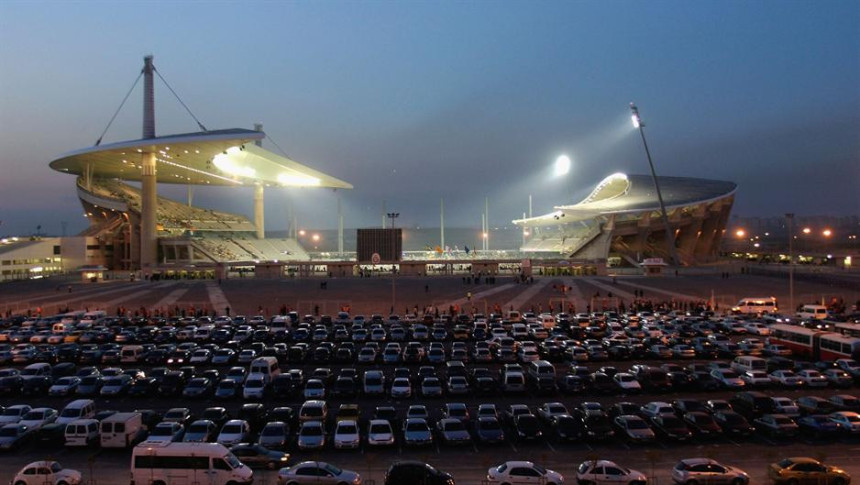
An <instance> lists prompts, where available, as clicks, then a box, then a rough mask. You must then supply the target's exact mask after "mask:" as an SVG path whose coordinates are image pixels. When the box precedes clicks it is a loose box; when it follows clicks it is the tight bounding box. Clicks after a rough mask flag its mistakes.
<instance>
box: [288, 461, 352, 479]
mask: <svg viewBox="0 0 860 485" xmlns="http://www.w3.org/2000/svg"><path fill="white" fill-rule="evenodd" d="M288 483H289V484H295V485H311V484H313V485H318V484H319V485H327V484H342V483H346V484H350V485H361V475H359V474H358V473H356V472H354V471H351V470H344V469H341V468H338V467H336V466H334V465H332V464H330V463H326V462H324V461H303V462H301V463H298V464H295V465H293V466H291V467H287V468H281V470H280V471H278V485H286V484H288Z"/></svg>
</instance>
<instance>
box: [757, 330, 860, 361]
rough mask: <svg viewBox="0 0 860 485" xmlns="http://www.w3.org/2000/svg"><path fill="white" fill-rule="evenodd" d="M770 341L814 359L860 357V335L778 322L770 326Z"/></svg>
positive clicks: (795, 353) (798, 354) (794, 352)
mask: <svg viewBox="0 0 860 485" xmlns="http://www.w3.org/2000/svg"><path fill="white" fill-rule="evenodd" d="M770 330H771V334H770V337H769V339H768V340H769V342H770V343H772V344H781V345H784V346H786V347H788V348H790V349H791V351H792V353H793V354H794V355H797V356H801V357H805V358H808V359H813V360H834V361H835V360H837V359H855V360H857V359H858V358H860V336H851V335H845V334H842V333H837V332H824V331H821V330H815V329H811V328H805V327H800V326H797V325H786V324H783V323H777V324H774V325H771V326H770Z"/></svg>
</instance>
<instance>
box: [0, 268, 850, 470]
mask: <svg viewBox="0 0 860 485" xmlns="http://www.w3.org/2000/svg"><path fill="white" fill-rule="evenodd" d="M321 281H322V280H321V279H309V280H282V281H254V280H229V281H223V282H222V283H221V285H220V286H218V283H217V282H212V281H209V282H203V281H167V282H111V283H106V284H100V285H81V284H76V283H72V284H71V287H72V289H71V292H70V291H69V290H68V285H67V284H66V283H63V284H62V285H60V284H58V283H57V282H53V281H43V282H22V283H20V284H19V283H13V284H6V285H3V287H2V291H0V310H5V309H6V308H13V309H14V310H17V311H22V310H23V311H26V309H27V308H31V310H32V309H33V308H35V307H37V306H38V307H41V308H42V309H43V312H44V313H46V314H47V313H51V312H52V311H53V309H54V308H58V307H64V306H71V307H72V308H73V309H75V308H89V309H91V310H92V309H96V308H100V309H106V310H107V311H109V312H111V313H113V312H114V311H116V307H117V306H124V307H126V308H128V309H131V310H132V311H133V310H134V309H140V308H150V309H151V308H153V307H159V308H163V309H167V310H168V311H169V310H170V309H175V308H176V307H180V308H181V309H190V307H192V306H194V307H196V308H206V309H207V310H213V309H214V310H215V312H216V313H218V314H221V313H223V310H222V309H220V308H218V305H219V304H226V305H229V306H230V307H231V312H232V314H234V315H235V314H246V315H253V314H257V313H258V312H259V310H260V307H262V308H263V313H266V314H271V313H273V312H276V311H277V309H278V307H280V306H281V305H286V306H288V307H290V308H292V309H298V310H299V311H300V312H301V313H313V309H314V307H316V306H318V307H320V313H329V314H333V313H336V312H337V310H338V309H339V308H340V307H341V306H344V305H348V306H350V308H351V310H352V314H353V315H355V314H359V313H364V314H367V315H369V314H371V313H374V312H378V313H383V314H385V313H388V311H389V308H390V307H391V306H394V307H395V311H397V312H398V313H403V311H404V310H407V309H408V310H409V311H412V309H413V307H415V306H417V307H418V308H419V310H420V309H422V308H423V307H425V306H428V305H435V306H438V307H441V308H443V309H444V308H447V306H448V305H449V304H459V305H461V306H463V307H464V308H468V307H471V306H473V305H474V306H475V307H476V309H477V310H478V311H485V308H487V307H489V308H490V310H491V309H492V306H493V305H496V304H498V305H500V306H502V307H503V308H505V309H507V308H508V307H509V306H512V305H516V307H517V308H520V309H523V310H528V309H532V308H534V309H535V310H539V309H543V310H546V309H548V306H549V305H550V304H555V305H557V304H558V303H559V301H564V302H565V304H567V302H572V303H573V304H574V305H576V307H577V311H584V310H585V306H586V305H591V304H596V305H600V302H601V300H603V299H604V298H605V297H606V296H607V293H608V291H610V290H613V289H614V290H615V291H614V295H613V296H614V297H615V298H621V299H623V300H626V301H629V300H628V298H627V295H630V294H631V293H632V290H633V289H637V290H643V291H645V298H647V299H653V300H664V299H665V300H676V301H681V300H683V299H684V297H685V296H686V297H691V298H693V299H701V300H707V299H709V298H710V297H711V295H712V294H713V295H714V299H715V300H717V301H720V299H721V298H722V299H724V300H725V301H731V300H735V301H736V300H737V299H739V298H740V297H743V296H763V295H774V296H777V297H778V298H780V299H781V300H782V301H787V298H788V295H787V282H786V281H784V280H782V279H779V278H772V277H760V276H749V275H734V274H733V275H732V276H731V278H730V279H728V280H724V279H722V278H720V277H719V275H716V276H681V277H678V278H673V277H666V278H659V279H646V278H637V277H630V278H622V277H618V278H617V279H616V280H615V281H613V280H612V279H611V278H608V277H603V278H598V277H589V278H573V277H567V278H546V279H541V278H536V279H535V283H533V284H532V285H526V284H515V283H513V280H512V278H504V277H499V278H497V281H496V283H495V284H484V283H482V284H466V283H464V282H463V280H462V278H460V277H443V278H432V277H431V278H417V277H404V278H397V279H396V281H392V279H391V278H370V279H331V280H328V284H327V289H321V288H320V282H321ZM562 285H564V286H568V287H570V288H573V289H572V290H571V291H567V292H565V293H561V291H560V290H559V289H558V288H560V287H561V286H562ZM213 286H218V288H219V289H220V290H221V291H222V292H223V298H221V297H218V295H217V293H218V292H217V291H213ZM392 286H394V288H395V291H396V297H395V301H394V303H393V305H392V303H391V297H392V293H393V292H392ZM607 288H609V289H607ZM598 292H599V293H600V295H599V296H598V295H597V293H598ZM858 292H860V290H858V291H857V292H853V293H852V292H851V291H846V290H845V289H844V288H836V287H833V286H830V285H826V284H820V283H808V284H807V283H804V282H796V290H795V294H796V297H795V300H796V302H801V301H806V300H807V299H808V298H813V299H815V298H820V297H828V298H829V297H831V296H841V297H843V298H845V300H846V301H848V302H851V301H854V300H855V299H857V297H858ZM467 293H472V299H471V300H469V299H467ZM213 295H214V296H213ZM802 295H808V296H807V297H803V296H802ZM812 295H817V296H815V297H813V296H812ZM810 301H811V300H810ZM225 302H226V303H225ZM595 302H596V303H595ZM207 305H208V306H207ZM672 362H679V363H682V364H683V363H684V362H680V361H672ZM635 363H640V362H637V361H624V362H611V361H610V362H602V363H596V364H595V363H591V364H588V365H589V366H590V367H597V366H599V365H613V366H615V367H617V368H619V369H626V368H628V367H629V366H630V365H633V364H635ZM643 363H644V362H643ZM125 367H131V366H125ZM134 367H144V368H145V366H138V365H135V366H134ZM316 367H330V368H332V369H333V370H334V371H335V373H337V369H339V368H340V367H357V368H360V369H366V368H367V367H366V366H359V365H346V366H344V365H333V364H331V365H328V364H303V365H302V366H301V368H303V369H304V372H305V376H307V375H308V374H309V373H310V372H311V371H312V370H313V368H316ZM380 367H384V368H385V369H386V370H389V371H390V370H391V369H393V367H394V366H380ZM412 367H413V368H415V367H416V366H412ZM488 367H491V368H497V367H498V364H495V365H493V366H488ZM562 367H563V366H561V365H558V366H557V368H558V369H559V370H561V368H562ZM414 372H415V370H413V375H414ZM767 392H768V393H770V394H772V395H780V396H788V397H792V398H796V397H798V396H800V395H807V394H814V395H821V396H830V395H833V394H837V393H842V392H843V391H836V390H832V389H828V390H815V391H810V390H803V391H790V390H771V391H767ZM847 392H848V393H851V394H854V395H857V394H858V389H857V387H854V388H852V389H850V390H848V391H847ZM731 394H732V392H731V391H719V392H708V393H702V392H695V393H669V394H660V395H651V394H640V395H635V396H617V395H616V396H596V397H595V396H583V397H580V396H576V397H568V396H558V395H555V396H535V395H530V394H526V395H520V396H508V395H493V396H485V397H482V396H474V395H470V396H465V397H462V398H461V397H457V398H453V397H446V398H441V399H432V400H424V399H422V398H420V397H413V398H412V399H410V400H401V401H392V400H390V399H389V398H367V397H362V396H359V397H358V398H355V399H347V400H342V399H330V400H329V407H330V409H336V408H337V406H338V405H339V404H340V403H342V402H350V403H357V404H359V405H360V407H361V408H362V412H363V414H364V417H370V413H371V412H372V411H371V410H372V408H373V407H375V406H379V405H394V406H395V407H396V408H397V409H398V411H399V412H400V413H404V412H405V409H406V407H408V405H409V404H425V405H427V406H428V407H429V408H430V409H431V411H432V412H433V413H435V414H436V416H438V413H439V409H440V408H441V406H442V405H443V404H444V403H445V402H464V403H466V404H467V405H468V406H469V407H470V408H472V407H476V406H477V405H478V404H479V403H484V402H493V403H495V404H497V406H499V408H500V409H505V408H506V407H507V406H508V405H510V404H528V405H529V406H532V407H533V408H534V407H536V406H538V405H539V404H541V403H543V402H548V401H560V402H562V403H564V404H565V405H567V406H568V408H569V409H570V408H572V407H574V405H575V404H576V403H578V402H580V401H583V400H597V401H601V402H603V403H604V405H606V406H608V405H610V404H612V403H614V402H620V401H632V402H637V403H644V402H648V401H652V400H663V401H671V400H673V399H677V398H680V397H693V398H696V399H700V400H706V399H727V398H728V397H730V396H731ZM69 400H71V399H69V398H49V397H40V398H21V397H12V398H7V397H2V398H0V405H2V406H8V405H11V404H17V403H27V404H30V405H32V406H34V407H35V406H48V407H54V408H56V409H61V408H62V407H63V405H64V404H65V403H66V402H68V401H69ZM96 401H97V407H98V408H99V409H116V410H132V409H155V410H157V411H162V412H163V411H165V410H167V409H168V408H171V407H180V406H181V407H185V406H187V407H189V408H191V409H192V411H193V412H195V413H197V414H199V412H200V411H202V410H203V409H204V408H206V407H209V406H212V405H222V406H224V407H226V408H227V409H228V410H229V411H230V412H231V413H232V414H235V412H236V411H237V410H238V408H239V407H240V406H241V404H242V403H241V401H232V402H228V403H226V404H225V403H222V402H220V401H219V402H215V401H214V400H208V399H207V400H200V401H192V400H184V399H182V398H170V399H165V398H157V397H150V398H142V399H130V398H127V397H123V398H117V399H111V400H106V399H102V398H97V399H96ZM302 401H303V399H302V398H300V397H298V396H296V397H294V398H290V399H286V400H273V399H266V400H265V401H264V404H266V406H267V407H268V408H271V407H274V406H275V405H278V406H291V407H293V408H294V409H298V407H299V406H300V405H301V402H302ZM289 451H290V453H291V455H292V458H291V462H297V461H301V460H305V459H319V460H324V461H330V462H332V463H334V464H336V465H338V466H341V467H343V468H347V469H352V470H356V471H358V472H360V473H362V475H363V477H364V478H365V480H366V483H367V480H368V479H371V480H375V482H376V483H382V478H383V474H384V470H385V469H386V468H387V466H388V465H389V464H390V463H391V462H393V461H396V460H404V459H418V460H424V461H427V462H429V463H432V464H434V465H436V466H438V467H439V468H441V469H443V470H445V471H449V472H451V473H452V474H453V475H454V476H455V478H456V480H457V483H466V484H472V483H475V484H477V483H481V480H482V479H483V478H485V476H486V470H487V468H488V467H490V466H492V465H496V464H499V463H501V462H503V461H506V460H513V459H529V460H533V461H535V462H538V463H540V464H542V465H545V466H547V467H548V468H551V469H554V470H556V471H559V472H561V473H563V474H564V475H565V476H566V478H567V481H568V482H572V480H573V479H574V477H575V472H574V470H575V467H576V465H577V464H579V463H580V462H581V461H583V460H585V459H593V458H601V459H611V460H614V461H616V462H618V463H619V464H621V465H624V466H628V467H631V468H635V469H637V470H640V471H642V472H644V473H646V474H648V475H649V476H650V477H651V478H652V483H664V484H665V483H670V481H671V480H670V479H669V473H670V469H671V467H672V466H674V464H675V463H676V462H677V461H678V460H679V459H682V458H689V457H694V456H705V457H711V458H714V459H717V460H719V461H721V462H723V463H726V464H731V465H734V466H738V467H740V468H742V469H744V470H746V471H747V472H748V473H750V474H751V476H752V483H765V482H766V477H765V470H766V466H767V464H768V463H770V462H772V461H776V460H778V459H780V458H783V457H786V456H812V457H817V458H824V459H826V461H827V462H829V463H832V464H836V465H840V466H843V467H845V468H846V469H847V470H848V471H849V472H850V473H853V474H854V476H855V477H860V463H858V462H857V460H856V457H858V456H860V441H858V440H852V439H846V440H840V441H837V442H816V441H811V440H809V439H807V437H801V438H800V439H797V440H792V441H787V442H780V441H774V440H772V439H771V438H767V437H764V436H761V435H758V434H756V435H755V436H753V437H752V438H750V439H749V440H746V441H733V440H730V439H726V438H720V439H717V440H715V441H693V442H690V443H686V444H672V443H665V442H662V441H658V442H657V443H654V444H653V445H648V446H637V445H631V444H628V443H625V442H623V441H620V440H616V441H614V442H610V443H604V444H594V443H586V442H581V443H574V444H563V443H556V442H553V441H547V440H544V441H540V442H535V443H515V442H507V443H503V444H500V445H498V446H486V445H482V444H477V445H473V446H468V447H464V448H453V449H452V448H449V447H446V446H444V445H441V446H439V445H434V446H433V447H431V448H428V449H423V450H412V449H407V448H403V447H402V446H401V445H399V444H398V445H396V446H394V447H392V448H391V449H370V448H368V447H367V446H366V445H363V446H362V448H361V449H359V450H353V451H336V450H325V451H321V452H316V453H303V452H299V451H297V450H296V449H295V447H291V448H290V450H289ZM41 459H56V460H58V461H60V462H61V463H62V464H63V465H64V466H67V467H71V468H75V469H78V470H80V471H82V472H83V473H84V476H85V479H86V480H87V481H88V483H97V484H114V483H117V484H118V483H128V467H129V464H128V463H129V459H130V453H129V452H128V451H114V450H97V449H77V450H75V449H68V448H65V447H63V446H61V444H59V443H57V444H48V445H45V444H40V445H39V446H36V445H34V444H29V445H26V446H25V447H24V448H23V449H20V450H17V451H14V452H11V453H5V454H2V455H0V483H5V482H6V480H8V479H10V478H11V477H12V476H13V475H14V473H15V472H16V471H17V470H18V469H19V468H21V467H22V466H24V465H25V464H27V463H29V462H31V461H36V460H41ZM255 476H256V477H257V480H256V483H274V481H275V472H267V471H258V472H257V473H256V475H255Z"/></svg>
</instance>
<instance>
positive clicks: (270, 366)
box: [248, 356, 281, 382]
mask: <svg viewBox="0 0 860 485" xmlns="http://www.w3.org/2000/svg"><path fill="white" fill-rule="evenodd" d="M248 374H249V375H250V374H263V375H265V376H266V378H267V379H269V382H271V381H272V379H274V378H275V376H277V375H280V374H281V367H280V366H279V365H278V359H277V358H276V357H271V356H267V357H257V358H256V359H254V360H253V361H252V362H251V370H250V371H249V372H248Z"/></svg>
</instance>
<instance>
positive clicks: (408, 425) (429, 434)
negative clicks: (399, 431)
mask: <svg viewBox="0 0 860 485" xmlns="http://www.w3.org/2000/svg"><path fill="white" fill-rule="evenodd" d="M403 442H404V443H406V445H408V446H426V445H431V444H433V431H432V430H431V429H430V425H428V424H427V420H426V419H424V418H408V419H406V421H405V422H404V423H403Z"/></svg>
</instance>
